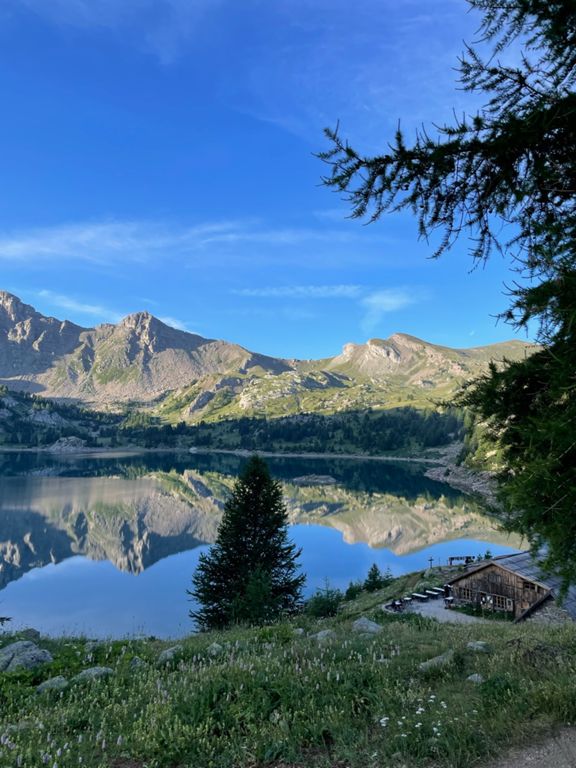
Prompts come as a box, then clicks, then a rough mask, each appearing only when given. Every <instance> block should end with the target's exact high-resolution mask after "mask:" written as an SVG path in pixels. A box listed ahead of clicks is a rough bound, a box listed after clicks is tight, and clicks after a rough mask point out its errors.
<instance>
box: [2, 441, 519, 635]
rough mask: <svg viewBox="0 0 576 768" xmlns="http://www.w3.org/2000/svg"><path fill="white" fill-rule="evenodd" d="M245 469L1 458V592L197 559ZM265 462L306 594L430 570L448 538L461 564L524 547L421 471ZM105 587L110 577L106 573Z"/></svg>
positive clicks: (214, 459) (203, 458) (140, 458)
mask: <svg viewBox="0 0 576 768" xmlns="http://www.w3.org/2000/svg"><path fill="white" fill-rule="evenodd" d="M244 461H245V459H243V458H241V457H238V456H233V455H226V454H166V453H162V454H145V455H143V454H139V455H125V456H113V455H110V454H102V455H99V456H89V457H81V458H79V457H76V458H72V457H69V456H52V455H50V454H46V453H40V452H38V453H32V452H31V453H10V454H8V453H7V454H0V589H4V588H6V587H7V586H8V585H9V584H10V583H11V582H15V581H17V580H20V579H21V578H22V577H24V576H25V574H27V573H28V572H30V571H32V570H33V569H41V568H43V567H44V566H47V565H50V564H58V563H62V562H63V561H66V560H69V559H70V558H75V562H76V560H77V556H85V557H86V558H88V559H89V560H90V561H94V562H97V561H108V562H109V563H111V564H113V566H114V568H115V569H117V570H118V571H123V572H125V573H128V574H141V573H142V572H144V571H145V570H146V569H149V568H150V567H151V566H152V565H153V564H154V563H156V564H159V561H163V560H170V558H171V556H172V557H174V556H176V555H178V553H186V552H189V553H190V554H191V555H192V550H197V549H198V548H199V547H201V546H202V545H206V544H210V543H212V542H213V541H214V539H215V536H216V532H217V528H218V524H219V521H220V518H221V514H222V508H223V501H224V500H225V498H226V496H227V494H228V492H229V491H230V489H231V487H232V485H233V483H234V480H235V478H236V477H237V475H238V473H239V471H240V468H241V465H242V463H243V462H244ZM267 461H268V462H269V465H270V469H271V472H272V474H273V476H274V477H275V478H277V479H279V480H281V481H282V484H283V488H284V494H285V499H286V504H287V507H288V512H289V517H290V522H291V523H292V524H294V525H296V526H297V527H296V528H294V529H293V530H294V532H296V531H300V533H299V534H298V538H301V539H302V540H303V542H304V543H303V544H302V546H303V547H304V551H303V562H304V561H307V562H308V565H307V566H306V570H307V573H308V577H309V578H308V588H309V590H310V589H313V588H315V587H316V586H318V585H319V584H320V583H321V580H323V579H324V578H328V579H330V581H331V582H332V583H334V581H337V582H341V581H342V580H343V579H344V578H345V576H346V575H347V576H348V578H347V581H349V580H350V579H353V578H358V577H361V576H362V575H364V573H363V569H365V567H366V560H367V559H368V560H369V559H370V558H372V559H374V560H377V561H378V560H380V561H382V558H383V557H392V556H393V555H396V556H397V557H394V558H393V562H391V563H390V567H391V568H392V570H393V571H394V572H396V573H398V572H401V571H405V570H412V569H413V568H414V567H425V565H426V564H427V557H428V555H429V554H430V553H431V552H432V551H433V550H437V549H438V546H439V545H444V546H442V547H441V550H442V552H443V553H444V552H445V551H446V552H447V550H446V546H447V543H448V542H450V541H453V540H458V542H459V543H458V544H455V545H454V546H455V548H456V549H454V551H451V552H450V554H456V555H459V554H462V551H461V550H462V546H463V545H462V543H461V542H463V541H464V540H465V541H466V547H465V549H466V552H465V553H464V554H469V553H483V552H484V551H485V550H486V549H487V548H488V547H490V548H491V549H492V551H494V552H496V551H509V550H510V549H513V548H518V547H519V546H520V542H519V541H518V540H516V539H511V538H509V537H508V536H507V535H504V534H503V533H501V532H499V531H498V530H497V527H496V524H495V521H494V519H493V518H490V517H488V516H487V515H486V514H485V513H484V510H483V508H482V506H481V504H479V502H477V501H476V500H475V499H473V498H471V497H470V496H466V495H464V494H462V493H461V492H459V491H456V490H454V489H452V488H450V487H449V486H448V485H446V484H444V483H439V482H436V481H434V480H430V479H428V478H426V477H425V476H424V474H423V468H422V467H421V466H420V467H419V466H417V465H414V464H409V463H403V464H394V463H389V462H377V461H367V460H351V459H332V458H330V459H328V458H322V459H309V458H288V457H282V458H270V459H267ZM295 480H296V482H294V481H295ZM302 524H304V525H305V526H307V529H308V530H309V535H308V534H307V533H306V531H305V530H304V529H302V527H301V526H302ZM330 528H332V529H335V532H334V533H335V535H336V538H335V535H332V534H329V530H328V529H330ZM312 529H314V530H312ZM336 532H340V533H341V534H342V536H340V535H339V534H336ZM343 541H344V542H346V543H347V544H358V543H361V544H363V545H366V544H367V545H369V546H370V547H372V548H385V549H382V550H381V551H380V553H379V552H377V551H374V552H373V556H372V555H369V554H368V555H367V554H366V549H367V547H366V546H362V547H360V549H358V547H356V548H354V547H352V548H351V547H347V544H344V543H343ZM306 542H309V543H306ZM342 547H345V548H347V550H348V551H347V552H346V554H345V556H344V555H343V554H342V553H343V552H345V550H344V549H342ZM308 548H309V549H308ZM336 549H338V551H339V552H340V553H341V554H340V555H337V554H336V551H335V550H336ZM456 550H458V551H456ZM198 551H200V550H199V549H198ZM360 551H362V557H361V563H360V560H359V559H358V558H359V557H360V555H358V556H357V557H356V558H355V559H354V558H353V557H352V556H353V553H354V552H358V553H360ZM386 553H388V554H386ZM416 554H417V555H418V557H417V558H416V559H415V557H416ZM442 556H443V557H444V559H445V557H447V556H448V555H447V554H446V555H444V554H443V555H442ZM436 557H437V558H439V557H440V555H438V553H436ZM350 558H352V560H351V559H350ZM193 559H194V561H196V559H197V556H196V553H194V556H193ZM338 559H339V560H340V562H341V563H342V562H346V563H347V566H346V567H347V569H348V570H347V574H342V573H340V572H337V571H336V569H337V566H336V561H337V560H338ZM403 560H405V561H406V564H405V565H403ZM416 560H417V561H418V562H417V564H416V565H414V563H416ZM420 561H421V562H420ZM180 562H181V560H180ZM361 569H362V570H361ZM157 570H158V572H160V571H161V570H164V571H166V569H165V568H164V567H163V569H157ZM68 571H69V572H70V573H73V572H74V569H68ZM41 572H42V571H35V572H34V573H35V574H38V576H39V575H40V573H41ZM103 573H104V571H101V573H100V576H98V578H99V579H104V576H103V575H102V574H103ZM106 573H108V571H106ZM30 575H32V574H30ZM190 575H191V573H189V574H188V575H187V577H186V581H185V582H184V583H182V584H181V585H180V587H179V588H180V589H181V591H182V592H184V590H185V589H186V587H187V586H188V585H189V576H190ZM70 578H75V577H74V576H70ZM106 579H108V580H109V579H113V576H112V575H111V573H108V575H107V577H106ZM37 582H38V578H37V577H36V576H35V583H37ZM102 583H105V580H104V581H102ZM14 587H16V585H14ZM28 588H29V587H27V589H28ZM22 589H24V586H22ZM29 589H32V588H31V587H30V588H29ZM111 589H112V591H113V590H114V589H115V588H114V587H113V588H111ZM131 589H133V587H131ZM9 592H10V589H6V590H5V591H4V593H3V594H1V595H0V599H1V600H2V601H4V598H6V599H7V598H8V596H9ZM159 599H160V598H159ZM103 610H105V609H103ZM3 611H5V606H4V605H3ZM108 612H109V611H108ZM144 623H145V622H144ZM138 626H140V625H138Z"/></svg>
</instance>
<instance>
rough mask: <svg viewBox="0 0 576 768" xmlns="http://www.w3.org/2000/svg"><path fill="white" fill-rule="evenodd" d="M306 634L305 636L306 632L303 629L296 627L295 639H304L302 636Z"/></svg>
mask: <svg viewBox="0 0 576 768" xmlns="http://www.w3.org/2000/svg"><path fill="white" fill-rule="evenodd" d="M304 634H305V632H304V630H303V629H302V627H296V628H295V630H294V636H295V637H302V635H304Z"/></svg>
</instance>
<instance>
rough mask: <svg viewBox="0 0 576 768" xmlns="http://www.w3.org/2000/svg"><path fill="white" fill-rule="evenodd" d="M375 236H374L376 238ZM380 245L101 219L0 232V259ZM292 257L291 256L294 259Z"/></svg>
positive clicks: (301, 233)
mask: <svg viewBox="0 0 576 768" xmlns="http://www.w3.org/2000/svg"><path fill="white" fill-rule="evenodd" d="M377 234H378V233H376V232H375V233H374V235H377ZM360 242H362V243H364V244H366V243H369V242H380V243H381V242H382V238H381V237H377V238H376V237H374V236H373V235H372V234H371V233H370V234H366V232H365V230H364V231H358V230H352V229H351V230H348V231H344V230H340V229H327V228H319V229H314V228H309V227H308V228H307V227H278V228H274V227H269V226H266V225H263V224H262V223H260V222H257V221H254V220H245V221H221V222H206V223H201V224H197V225H194V226H182V225H178V224H171V223H166V222H148V221H104V222H85V223H82V222H80V223H74V224H66V225H61V226H56V227H46V228H43V229H32V230H28V231H19V232H8V233H7V232H4V233H2V232H0V261H14V262H18V261H26V262H27V263H30V262H46V261H48V262H51V261H57V260H66V259H73V260H75V261H87V262H92V263H95V264H116V263H117V262H118V260H125V261H140V262H143V261H146V260H148V259H150V258H153V257H157V256H158V255H159V254H160V255H162V258H163V259H170V258H178V257H180V258H181V257H183V256H186V255H190V254H194V253H199V252H207V251H209V250H212V252H214V251H215V250H218V249H220V250H222V249H224V250H225V249H228V250H229V251H231V252H233V253H238V249H239V247H240V246H243V245H258V246H265V247H269V248H278V249H281V248H295V247H297V246H298V247H304V246H309V247H314V246H317V245H319V244H324V245H330V246H333V245H336V244H341V245H352V244H354V243H360ZM296 257H297V254H295V253H292V254H291V258H292V259H294V260H295V259H296Z"/></svg>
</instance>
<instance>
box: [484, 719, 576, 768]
mask: <svg viewBox="0 0 576 768" xmlns="http://www.w3.org/2000/svg"><path fill="white" fill-rule="evenodd" d="M482 768H576V728H563V729H562V730H561V731H558V733H556V734H555V735H554V736H551V737H549V738H548V739H546V741H543V742H540V743H539V744H532V745H530V746H526V747H521V748H517V749H513V750H512V751H511V752H510V753H509V754H508V755H506V756H504V757H501V758H499V759H498V760H497V761H496V762H493V763H489V764H488V765H485V766H483V767H482Z"/></svg>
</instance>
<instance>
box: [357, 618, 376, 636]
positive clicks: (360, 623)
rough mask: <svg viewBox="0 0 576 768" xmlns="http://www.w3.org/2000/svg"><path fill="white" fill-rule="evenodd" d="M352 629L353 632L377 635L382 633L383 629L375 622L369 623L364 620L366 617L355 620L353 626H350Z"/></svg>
mask: <svg viewBox="0 0 576 768" xmlns="http://www.w3.org/2000/svg"><path fill="white" fill-rule="evenodd" d="M352 629H353V630H354V632H362V633H365V634H369V635H377V634H378V633H379V632H382V630H383V627H382V626H381V625H380V624H377V623H376V622H375V621H371V620H370V619H368V618H366V616H362V618H360V619H356V621H355V622H354V624H352Z"/></svg>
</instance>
